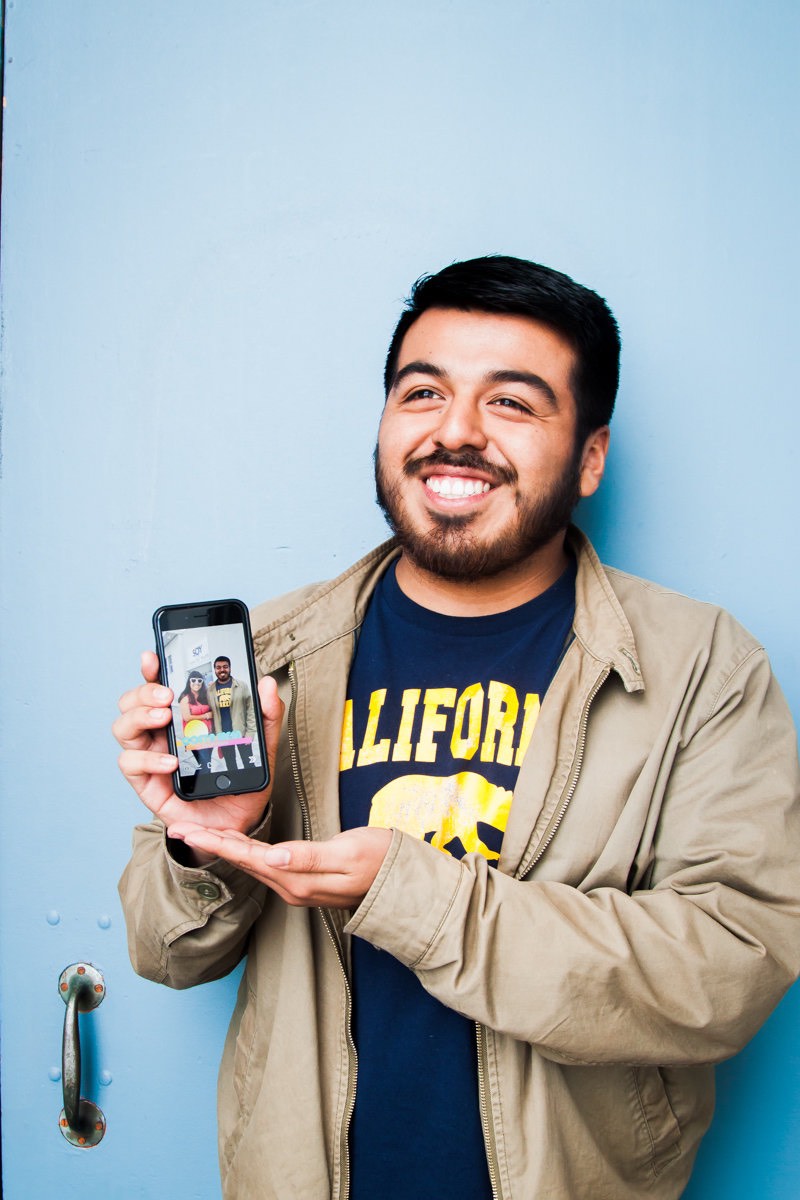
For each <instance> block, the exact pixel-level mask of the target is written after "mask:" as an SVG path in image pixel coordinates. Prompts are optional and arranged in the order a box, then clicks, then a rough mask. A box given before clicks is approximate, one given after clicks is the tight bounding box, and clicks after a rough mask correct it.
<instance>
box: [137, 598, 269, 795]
mask: <svg viewBox="0 0 800 1200" xmlns="http://www.w3.org/2000/svg"><path fill="white" fill-rule="evenodd" d="M220 607H221V605H209V606H208V608H207V611H208V616H209V618H211V619H212V620H214V619H215V618H216V620H219V611H218V610H219V608H220ZM198 609H200V611H201V612H202V606H197V608H195V609H194V610H193V611H192V610H191V609H190V608H189V606H186V607H185V608H184V609H183V613H186V614H187V621H186V624H185V625H182V624H181V616H182V610H181V607H180V606H175V607H173V608H168V609H162V610H160V611H159V613H157V614H156V620H155V624H156V630H157V637H158V641H159V657H160V659H161V675H162V679H163V681H164V682H165V683H166V684H167V685H168V686H169V687H170V688H171V689H172V692H173V696H174V700H173V704H172V732H173V738H174V745H175V752H176V754H177V757H178V771H177V772H176V776H177V778H176V787H177V790H178V792H179V794H182V795H184V796H185V797H187V798H192V799H199V798H200V797H201V796H209V795H218V794H219V793H220V792H221V791H225V790H227V791H230V792H231V793H233V794H235V793H237V792H243V791H252V790H254V789H257V788H260V787H264V786H265V783H266V773H265V771H264V754H263V748H262V745H261V741H262V739H261V736H260V735H261V718H260V706H259V703H258V695H257V694H256V691H255V679H254V674H253V671H252V667H251V657H250V654H249V652H248V645H247V641H246V637H245V628H244V626H243V624H242V622H241V621H239V622H228V623H209V624H202V623H198ZM215 609H216V610H217V611H216V612H215V611H214V610H215ZM230 615H235V614H234V613H231V614H230ZM245 617H246V613H245ZM201 619H202V618H201Z"/></svg>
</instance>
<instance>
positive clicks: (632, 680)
mask: <svg viewBox="0 0 800 1200" xmlns="http://www.w3.org/2000/svg"><path fill="white" fill-rule="evenodd" d="M567 544H568V545H569V546H570V547H571V548H572V550H573V553H574V554H575V557H576V559H577V561H578V575H577V578H576V580H575V623H574V629H575V637H576V638H577V639H578V641H579V642H580V643H581V645H582V646H583V648H584V650H586V651H587V652H588V653H589V654H591V655H592V657H593V658H596V659H597V660H598V661H599V662H601V663H605V664H606V665H607V666H609V667H611V669H612V670H613V671H616V673H617V674H618V675H619V677H620V679H621V680H622V683H623V684H624V686H625V690H626V691H627V692H643V691H644V677H643V675H642V668H641V664H640V663H639V655H638V651H637V649H636V642H635V640H634V637H633V631H632V630H631V627H630V624H629V623H628V618H627V617H626V616H625V613H624V611H623V609H622V605H621V604H620V602H619V599H618V598H617V595H616V593H615V591H614V589H613V587H612V585H611V580H610V579H609V576H608V573H607V572H606V570H605V569H604V567H603V565H602V563H601V562H600V559H599V558H598V557H597V553H596V551H595V549H594V546H592V544H591V542H590V541H589V539H588V538H587V536H586V534H585V533H582V532H581V530H580V529H578V528H577V527H576V526H575V525H570V527H569V529H568V531H567Z"/></svg>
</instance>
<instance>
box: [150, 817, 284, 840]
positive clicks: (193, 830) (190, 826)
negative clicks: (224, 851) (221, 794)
mask: <svg viewBox="0 0 800 1200" xmlns="http://www.w3.org/2000/svg"><path fill="white" fill-rule="evenodd" d="M206 832H208V826H206V825H201V824H200V823H199V822H198V821H192V820H191V819H187V820H183V819H181V820H178V821H173V822H172V824H171V825H170V827H169V829H168V830H167V833H168V834H169V836H170V837H171V838H180V840H181V841H186V840H187V838H190V837H192V836H193V835H194V834H198V835H202V834H203V833H206ZM215 832H216V833H217V834H218V835H220V836H224V837H228V838H230V839H231V840H232V841H238V842H249V841H251V839H250V838H249V837H247V835H246V834H244V833H239V831H238V830H237V829H217V830H216V831H215ZM259 844H260V845H263V842H262V843H259Z"/></svg>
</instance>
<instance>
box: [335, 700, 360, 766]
mask: <svg viewBox="0 0 800 1200" xmlns="http://www.w3.org/2000/svg"><path fill="white" fill-rule="evenodd" d="M355 757H356V752H355V749H354V747H353V701H352V700H345V703H344V716H343V717H342V741H341V748H340V750H339V770H340V771H349V770H350V768H351V767H352V765H353V763H354V761H355Z"/></svg>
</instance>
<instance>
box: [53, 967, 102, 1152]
mask: <svg viewBox="0 0 800 1200" xmlns="http://www.w3.org/2000/svg"><path fill="white" fill-rule="evenodd" d="M58 992H59V995H60V996H61V999H62V1000H63V1001H64V1003H65V1004H66V1006H67V1011H66V1012H65V1013H64V1037H63V1040H62V1042H61V1084H62V1088H63V1092H64V1107H63V1109H62V1110H61V1116H60V1117H59V1119H58V1123H59V1126H60V1129H61V1132H62V1133H63V1135H64V1137H65V1138H66V1139H67V1141H68V1142H70V1143H71V1144H72V1145H73V1146H79V1147H80V1149H81V1150H84V1149H88V1148H89V1147H90V1146H96V1145H97V1143H98V1142H99V1141H100V1140H101V1139H102V1137H103V1134H104V1133H105V1131H106V1119H105V1117H104V1116H103V1114H102V1112H101V1111H100V1109H99V1108H98V1107H97V1105H96V1104H93V1103H92V1101H91V1100H87V1099H85V1097H83V1096H81V1035H80V1028H79V1026H78V1014H79V1013H82V1012H91V1010H92V1009H93V1008H97V1006H98V1004H102V1002H103V999H104V997H105V994H106V985H105V981H104V979H103V976H102V975H101V974H100V972H99V971H98V970H97V968H96V967H93V966H92V965H91V963H73V964H72V966H69V967H66V968H65V969H64V970H63V971H62V972H61V974H60V976H59V979H58Z"/></svg>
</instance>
